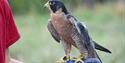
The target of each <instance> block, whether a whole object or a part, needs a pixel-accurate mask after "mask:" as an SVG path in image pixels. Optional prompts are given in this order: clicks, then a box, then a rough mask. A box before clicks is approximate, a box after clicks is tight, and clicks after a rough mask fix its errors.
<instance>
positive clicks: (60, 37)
mask: <svg viewBox="0 0 125 63" xmlns="http://www.w3.org/2000/svg"><path fill="white" fill-rule="evenodd" d="M45 6H46V7H47V8H48V9H49V11H50V13H51V14H50V15H51V16H50V19H49V23H48V26H47V27H48V30H49V32H50V33H51V35H52V37H53V38H54V39H55V40H56V41H57V42H59V43H60V42H61V44H62V45H63V46H64V50H65V54H66V56H65V57H66V59H69V58H70V52H71V48H72V46H74V47H75V48H77V49H78V50H79V52H80V55H79V57H80V58H81V59H83V60H85V59H87V58H98V59H99V60H100V58H99V56H98V55H97V53H96V51H95V49H97V50H101V51H104V52H108V53H111V52H110V51H109V50H108V49H106V48H104V47H102V46H100V45H99V44H97V43H96V42H95V41H94V40H93V39H92V38H91V37H90V36H89V34H88V30H87V28H86V25H85V24H83V23H81V22H80V21H79V20H77V19H76V18H75V17H74V16H72V15H71V14H70V13H69V12H68V10H67V9H66V7H65V5H64V4H63V3H62V2H61V1H59V0H49V1H48V2H47V3H46V4H45ZM100 63H102V62H101V60H100Z"/></svg>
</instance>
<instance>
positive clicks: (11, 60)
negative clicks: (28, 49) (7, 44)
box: [6, 49, 23, 63]
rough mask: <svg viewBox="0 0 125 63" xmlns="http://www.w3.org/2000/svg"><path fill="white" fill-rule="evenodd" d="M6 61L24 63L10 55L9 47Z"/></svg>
mask: <svg viewBox="0 0 125 63" xmlns="http://www.w3.org/2000/svg"><path fill="white" fill-rule="evenodd" d="M6 63H23V62H21V61H18V60H16V59H13V58H11V57H10V56H9V51H8V49H7V50H6Z"/></svg>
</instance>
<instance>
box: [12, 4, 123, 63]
mask: <svg viewBox="0 0 125 63" xmlns="http://www.w3.org/2000/svg"><path fill="white" fill-rule="evenodd" d="M96 7H97V9H95V10H94V11H90V10H85V9H81V8H78V9H76V10H75V11H72V14H73V15H74V16H75V17H76V18H78V19H79V20H80V21H81V22H85V23H86V25H87V27H88V30H89V34H90V36H91V37H92V38H93V39H94V40H95V41H97V43H99V44H101V45H103V46H104V47H106V48H108V49H109V50H111V51H112V54H108V53H104V52H101V51H97V52H98V54H99V56H100V58H101V59H102V62H103V63H125V16H124V14H117V11H115V9H114V8H112V6H108V5H107V6H100V5H99V6H96ZM49 16H50V15H49V13H48V14H35V13H29V14H26V15H14V17H15V21H16V24H17V27H18V30H19V32H20V35H21V38H20V40H19V41H17V43H15V44H14V45H13V46H11V47H10V56H11V57H13V58H16V59H18V60H21V61H23V62H24V63H55V62H56V61H57V60H59V59H60V58H61V57H63V56H64V50H63V47H62V45H61V44H59V43H57V42H56V41H55V40H54V39H53V38H52V37H51V35H50V33H49V32H48V30H47V23H48V19H49ZM72 53H73V54H72V55H76V54H79V53H78V51H77V50H76V49H75V48H73V50H72Z"/></svg>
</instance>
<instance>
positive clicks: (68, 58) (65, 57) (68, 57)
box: [62, 55, 70, 61]
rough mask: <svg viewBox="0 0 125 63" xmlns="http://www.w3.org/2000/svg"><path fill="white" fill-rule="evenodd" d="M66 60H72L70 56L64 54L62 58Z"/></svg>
mask: <svg viewBox="0 0 125 63" xmlns="http://www.w3.org/2000/svg"><path fill="white" fill-rule="evenodd" d="M62 59H63V60H64V61H68V60H70V56H67V55H66V56H64V57H63V58H62Z"/></svg>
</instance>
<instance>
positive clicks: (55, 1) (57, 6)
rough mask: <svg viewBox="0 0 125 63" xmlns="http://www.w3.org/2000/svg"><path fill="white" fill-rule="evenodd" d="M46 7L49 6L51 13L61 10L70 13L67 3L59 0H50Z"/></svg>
mask: <svg viewBox="0 0 125 63" xmlns="http://www.w3.org/2000/svg"><path fill="white" fill-rule="evenodd" d="M45 7H48V8H49V10H50V12H51V13H56V12H57V11H60V10H61V11H62V12H64V13H65V14H68V11H67V9H66V7H65V5H64V4H63V3H62V2H61V1H59V0H49V1H48V2H47V3H46V4H45Z"/></svg>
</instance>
